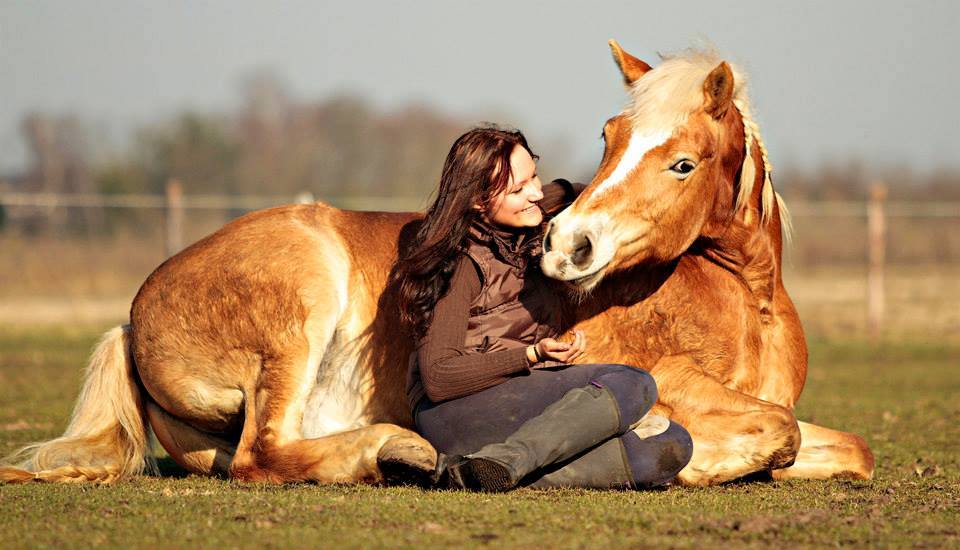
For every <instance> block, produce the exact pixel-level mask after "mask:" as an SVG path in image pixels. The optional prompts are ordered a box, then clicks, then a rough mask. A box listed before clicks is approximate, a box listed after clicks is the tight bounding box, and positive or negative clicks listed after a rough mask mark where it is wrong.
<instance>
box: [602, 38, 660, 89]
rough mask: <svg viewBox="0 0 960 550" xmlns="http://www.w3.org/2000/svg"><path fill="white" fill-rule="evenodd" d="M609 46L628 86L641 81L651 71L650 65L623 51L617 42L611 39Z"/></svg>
mask: <svg viewBox="0 0 960 550" xmlns="http://www.w3.org/2000/svg"><path fill="white" fill-rule="evenodd" d="M609 44H610V53H612V54H613V60H614V61H616V62H617V67H620V72H621V73H623V82H624V84H626V85H627V86H630V85H631V84H633V83H634V82H636V81H637V80H639V79H640V77H641V76H643V75H644V73H646V72H647V71H649V70H650V65H647V64H646V63H644V62H643V61H640V60H639V59H637V58H636V57H633V56H632V55H630V54H628V53H627V52H625V51H623V48H621V47H620V44H617V41H616V40H614V39H612V38H611V39H610V42H609Z"/></svg>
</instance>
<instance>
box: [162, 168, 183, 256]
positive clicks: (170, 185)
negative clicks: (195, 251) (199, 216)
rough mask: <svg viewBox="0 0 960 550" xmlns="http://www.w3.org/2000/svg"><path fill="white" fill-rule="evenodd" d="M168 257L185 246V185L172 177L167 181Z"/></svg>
mask: <svg viewBox="0 0 960 550" xmlns="http://www.w3.org/2000/svg"><path fill="white" fill-rule="evenodd" d="M166 195H167V208H166V214H167V216H166V220H167V223H166V225H167V228H166V229H167V235H166V253H167V258H169V257H170V256H173V255H174V254H176V253H177V252H180V249H181V248H183V187H182V186H181V185H180V181H179V180H177V179H175V178H170V181H168V182H167V188H166Z"/></svg>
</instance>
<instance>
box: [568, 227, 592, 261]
mask: <svg viewBox="0 0 960 550" xmlns="http://www.w3.org/2000/svg"><path fill="white" fill-rule="evenodd" d="M575 242H576V245H575V246H574V249H573V254H571V255H570V261H571V262H573V265H575V266H577V267H578V268H581V269H582V268H584V267H586V266H588V265H590V262H592V261H593V241H591V240H590V235H587V234H585V233H581V234H580V235H578V236H577V241H575Z"/></svg>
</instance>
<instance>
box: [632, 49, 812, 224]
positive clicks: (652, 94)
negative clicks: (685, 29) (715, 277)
mask: <svg viewBox="0 0 960 550" xmlns="http://www.w3.org/2000/svg"><path fill="white" fill-rule="evenodd" d="M660 58H661V60H662V63H660V65H658V66H657V67H655V68H653V69H651V70H650V71H649V72H647V73H646V74H644V75H643V77H641V78H639V79H637V81H636V82H634V83H633V84H632V85H631V86H630V90H629V93H630V103H629V105H628V106H627V108H626V109H625V110H624V114H625V115H627V117H628V119H629V120H630V122H631V124H632V125H633V128H634V130H635V131H639V132H643V133H651V132H672V131H673V129H675V128H678V127H680V126H682V125H683V124H685V123H686V122H687V118H688V117H689V116H690V113H692V112H694V111H696V110H697V109H699V108H701V107H702V106H703V81H704V80H705V79H706V78H707V75H709V74H710V72H711V71H712V70H713V69H715V68H716V66H717V65H719V64H720V63H721V62H722V61H723V58H721V57H720V56H719V55H718V54H717V53H716V52H715V51H713V50H709V49H688V50H684V51H682V52H679V53H676V54H661V55H660ZM730 69H731V70H732V71H733V81H734V89H733V104H734V106H735V107H736V108H737V111H738V112H739V113H740V118H741V119H742V121H743V133H744V142H745V146H746V153H747V154H746V158H744V162H743V169H742V170H741V171H740V182H739V191H738V193H737V198H736V200H735V202H734V207H733V209H734V212H735V213H736V212H739V211H740V210H741V209H742V208H744V207H745V206H746V204H747V199H748V197H750V195H751V194H752V193H753V187H754V179H755V175H756V168H755V167H754V163H753V155H752V150H753V147H752V146H753V143H754V142H756V144H757V146H758V147H759V149H760V153H761V159H760V161H761V164H762V166H763V170H764V177H763V189H762V190H761V205H760V219H761V224H766V223H768V222H769V220H770V217H771V215H772V212H773V206H774V202H776V204H777V207H778V208H779V210H780V229H781V233H782V235H783V238H784V241H785V242H787V243H789V242H790V240H791V236H792V233H793V224H792V222H791V219H790V213H789V211H788V210H787V207H786V205H785V204H784V202H783V198H782V197H781V196H780V194H779V193H777V192H776V191H774V189H773V179H772V174H773V165H772V164H771V163H770V160H769V158H768V156H767V147H766V145H764V143H763V139H762V137H761V136H760V127H759V125H757V123H756V122H755V121H754V120H753V117H752V116H751V114H750V99H749V97H748V95H747V77H746V74H744V73H743V71H742V70H740V68H739V67H738V66H736V65H734V64H732V63H730Z"/></svg>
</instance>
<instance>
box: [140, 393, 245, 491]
mask: <svg viewBox="0 0 960 550" xmlns="http://www.w3.org/2000/svg"><path fill="white" fill-rule="evenodd" d="M146 409H147V418H148V419H149V420H150V427H152V428H153V433H154V434H156V436H157V440H158V441H160V444H161V445H163V448H164V449H165V450H166V451H167V454H169V455H170V458H172V459H173V461H174V462H176V463H177V464H179V465H180V466H181V467H182V468H184V469H185V470H187V471H188V472H191V473H194V474H199V475H227V473H228V472H229V469H230V462H231V461H232V460H233V455H234V453H235V452H236V445H234V444H233V443H231V442H230V441H227V440H226V439H223V438H221V437H217V436H216V435H214V434H211V433H208V432H205V431H202V430H198V429H197V428H194V427H193V426H191V425H189V424H187V423H186V422H183V421H182V420H180V419H178V418H176V417H174V416H172V415H170V414H169V413H167V411H165V410H163V409H161V408H160V407H159V406H158V405H156V404H155V403H152V402H148V403H147V407H146Z"/></svg>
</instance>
